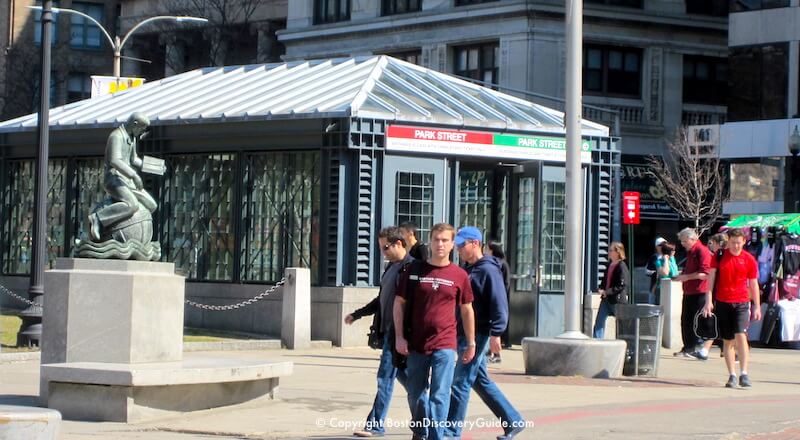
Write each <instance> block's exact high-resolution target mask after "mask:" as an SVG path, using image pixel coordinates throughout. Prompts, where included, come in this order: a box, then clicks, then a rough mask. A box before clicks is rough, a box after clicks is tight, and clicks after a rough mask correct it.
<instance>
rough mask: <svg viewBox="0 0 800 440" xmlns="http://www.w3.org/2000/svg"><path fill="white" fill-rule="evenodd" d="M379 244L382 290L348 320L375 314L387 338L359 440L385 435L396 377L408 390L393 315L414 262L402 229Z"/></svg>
mask: <svg viewBox="0 0 800 440" xmlns="http://www.w3.org/2000/svg"><path fill="white" fill-rule="evenodd" d="M378 245H379V246H380V250H381V252H382V253H383V255H384V256H385V257H386V259H387V260H389V264H388V265H387V266H386V270H384V272H383V277H381V290H380V292H378V296H376V297H375V299H373V300H372V301H370V302H369V304H367V305H366V306H364V307H362V308H360V309H358V310H356V311H355V312H353V313H351V314H349V315H347V316H346V317H345V318H344V322H345V323H347V324H352V323H353V321H355V320H357V319H360V318H362V317H364V316H368V315H374V319H373V323H372V327H373V328H374V329H376V330H377V331H378V332H380V334H381V335H382V336H381V337H382V339H383V351H382V352H381V360H380V364H379V366H378V392H377V393H376V394H375V401H374V402H373V404H372V410H371V411H370V412H369V415H367V422H366V424H365V427H364V429H363V430H359V431H356V432H354V433H353V435H355V436H356V437H373V436H374V437H382V436H383V435H384V426H383V423H384V420H385V419H386V413H387V412H388V411H389V404H390V403H391V401H392V392H393V391H394V380H395V378H397V381H398V382H400V384H401V385H403V387H404V388H405V386H406V373H405V371H404V370H399V369H397V368H395V367H394V364H393V362H392V357H393V352H392V346H391V344H394V321H393V319H392V314H393V307H394V296H395V291H396V290H397V280H398V276H399V275H400V273H401V272H402V270H403V268H404V267H405V266H406V265H408V264H410V263H411V261H413V260H414V259H413V258H411V255H409V254H408V252H406V249H405V240H404V239H403V232H402V231H401V230H400V228H397V227H394V226H389V227H387V228H383V229H381V230H380V232H378ZM424 432H425V431H424V430H422V429H420V430H418V433H419V434H424Z"/></svg>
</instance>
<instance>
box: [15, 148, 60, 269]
mask: <svg viewBox="0 0 800 440" xmlns="http://www.w3.org/2000/svg"><path fill="white" fill-rule="evenodd" d="M66 171H67V161H66V160H64V159H52V160H50V161H49V162H48V166H47V183H48V186H49V189H48V191H47V214H46V215H47V219H46V221H47V225H48V226H47V231H46V233H47V257H46V261H45V264H47V265H48V267H52V263H53V262H54V261H55V259H56V258H57V257H61V256H63V255H64V243H65V240H64V224H65V221H64V220H65V217H64V216H65V213H66V211H65V200H66V188H67V182H66V180H67V178H66V176H67V173H66ZM4 183H5V185H4V194H3V206H4V207H5V210H6V214H5V218H4V223H3V226H4V228H3V229H4V234H3V235H4V236H3V241H2V242H3V274H4V275H25V274H29V273H30V271H31V257H32V256H31V252H32V251H33V209H34V162H33V161H32V160H26V161H14V162H9V163H8V164H7V170H6V181H5V182H4ZM46 268H47V267H46Z"/></svg>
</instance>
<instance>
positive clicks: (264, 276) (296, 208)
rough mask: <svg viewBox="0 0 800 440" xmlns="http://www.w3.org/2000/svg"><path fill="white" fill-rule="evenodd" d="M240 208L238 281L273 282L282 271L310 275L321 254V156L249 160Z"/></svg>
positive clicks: (271, 156) (259, 156)
mask: <svg viewBox="0 0 800 440" xmlns="http://www.w3.org/2000/svg"><path fill="white" fill-rule="evenodd" d="M244 180H245V187H246V188H248V189H247V194H246V195H245V199H244V206H243V208H242V213H243V222H244V225H245V231H246V232H245V236H244V237H242V238H241V240H242V268H241V278H242V280H244V281H265V282H274V281H277V280H279V279H280V278H281V277H282V276H283V273H284V270H285V269H286V267H290V266H300V267H308V268H310V269H311V274H312V282H316V277H317V272H318V271H317V269H318V265H319V263H318V252H319V209H320V207H319V196H320V172H319V154H318V153H316V152H303V153H259V154H253V155H250V156H248V157H247V168H246V171H245V177H244Z"/></svg>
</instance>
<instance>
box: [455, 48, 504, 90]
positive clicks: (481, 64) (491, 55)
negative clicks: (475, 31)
mask: <svg viewBox="0 0 800 440" xmlns="http://www.w3.org/2000/svg"><path fill="white" fill-rule="evenodd" d="M499 50H500V45H499V44H498V43H496V42H494V43H485V44H476V45H470V46H459V47H456V48H455V49H454V52H455V72H453V73H455V74H456V75H458V76H463V77H466V78H472V79H477V80H479V81H484V82H487V83H489V84H498V82H499V78H498V71H499V66H498V63H499V61H500V57H499V56H498V52H499Z"/></svg>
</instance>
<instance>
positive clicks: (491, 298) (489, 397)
mask: <svg viewBox="0 0 800 440" xmlns="http://www.w3.org/2000/svg"><path fill="white" fill-rule="evenodd" d="M482 244H483V235H482V234H481V231H480V230H479V229H478V228H476V227H474V226H465V227H463V228H461V229H459V231H458V233H457V234H456V238H455V245H456V248H457V249H458V256H459V258H461V261H463V262H466V263H467V267H466V269H467V273H468V274H469V280H470V284H471V285H472V291H473V295H474V300H473V303H472V306H473V309H474V310H475V344H476V349H475V357H474V358H473V359H472V361H470V362H468V363H465V364H457V365H456V370H455V373H454V375H453V386H452V388H451V394H450V412H449V416H448V426H447V428H446V431H445V436H446V437H447V438H460V437H461V428H462V426H463V423H464V417H465V416H466V414H467V404H468V403H469V393H470V388H471V389H474V390H475V392H476V393H478V396H480V398H481V400H483V402H484V403H485V404H486V406H488V407H489V409H491V410H492V412H493V413H494V415H495V416H497V417H498V418H499V419H500V422H501V423H502V425H503V431H504V433H503V435H501V436H498V437H497V438H498V440H509V439H512V438H514V437H515V436H516V435H517V434H519V433H520V432H521V431H522V430H523V429H525V425H526V423H525V419H523V418H522V415H521V414H520V413H519V412H518V411H517V410H516V409H514V407H513V406H512V405H511V402H509V401H508V399H506V397H505V396H504V395H503V393H502V391H500V389H499V388H498V387H497V385H496V384H495V383H494V382H492V380H491V379H490V378H489V371H488V369H487V358H486V356H487V354H488V352H489V348H490V347H491V350H492V352H494V353H499V352H500V349H501V341H500V338H501V336H502V335H503V332H504V331H505V329H506V324H507V323H508V298H507V296H506V290H505V284H504V282H503V274H502V271H501V263H500V261H498V260H497V259H496V258H495V257H493V256H491V255H484V254H483V249H482ZM466 348H467V341H466V340H465V339H464V337H463V335H462V334H460V333H459V335H458V350H459V352H461V351H462V350H466Z"/></svg>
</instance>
